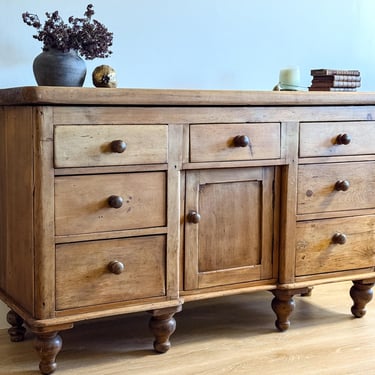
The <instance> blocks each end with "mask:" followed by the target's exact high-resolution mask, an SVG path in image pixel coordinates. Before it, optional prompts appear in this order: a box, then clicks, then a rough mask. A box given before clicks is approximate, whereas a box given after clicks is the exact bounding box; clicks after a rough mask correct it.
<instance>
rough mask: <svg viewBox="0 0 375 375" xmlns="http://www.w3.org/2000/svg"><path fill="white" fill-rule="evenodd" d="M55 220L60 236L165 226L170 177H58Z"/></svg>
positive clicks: (146, 174) (133, 175) (127, 175)
mask: <svg viewBox="0 0 375 375" xmlns="http://www.w3.org/2000/svg"><path fill="white" fill-rule="evenodd" d="M121 199H122V205H121V207H117V206H118V205H119V201H120V202H121ZM55 220H56V235H68V234H83V233H94V232H103V231H114V230H125V229H137V228H149V227H160V226H165V225H166V174H165V172H148V173H124V174H108V175H87V176H63V177H56V179H55Z"/></svg>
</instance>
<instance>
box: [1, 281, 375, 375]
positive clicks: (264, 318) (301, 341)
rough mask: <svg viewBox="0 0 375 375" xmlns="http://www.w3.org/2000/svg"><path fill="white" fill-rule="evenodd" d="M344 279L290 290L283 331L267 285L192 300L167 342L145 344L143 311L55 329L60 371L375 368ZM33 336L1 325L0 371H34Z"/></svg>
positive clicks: (142, 374)
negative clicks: (160, 347)
mask: <svg viewBox="0 0 375 375" xmlns="http://www.w3.org/2000/svg"><path fill="white" fill-rule="evenodd" d="M350 286H351V283H339V284H330V285H324V286H317V287H315V289H314V291H313V295H312V296H311V297H296V298H295V301H296V309H295V311H294V313H293V316H292V319H291V322H292V326H291V328H290V329H289V331H287V332H284V333H280V332H278V331H276V330H275V328H274V325H273V324H274V323H273V322H274V320H275V317H274V314H273V312H272V310H271V307H270V304H271V300H272V294H271V293H268V292H261V293H253V294H247V295H239V296H230V297H224V298H221V299H213V300H208V301H200V302H192V303H188V304H186V305H185V306H184V310H183V312H181V313H179V314H177V315H176V320H177V330H176V332H175V334H174V335H173V336H172V348H171V350H170V351H169V352H167V353H165V354H155V353H154V352H153V351H152V343H151V342H152V337H151V336H150V334H149V332H148V328H147V324H148V319H149V317H148V315H147V314H145V313H143V314H133V315H128V316H123V317H120V318H114V319H110V320H108V319H107V320H99V321H95V322H90V323H85V324H79V325H76V326H75V328H74V329H72V330H70V331H66V332H64V333H63V334H62V337H63V340H64V346H63V350H62V351H61V353H60V354H59V356H58V370H57V372H56V374H60V375H68V374H69V375H73V374H74V375H87V374H90V375H120V374H121V375H151V374H152V375H172V374H179V375H193V374H194V375H221V374H222V375H224V374H238V375H245V374H246V375H252V374H254V375H258V374H261V375H269V374H275V375H276V374H277V375H283V374H285V375H286V374H288V375H289V374H293V375H294V374H298V375H308V374H311V375H328V374H329V375H338V374H340V375H349V374H350V375H353V374H355V375H357V374H358V375H362V374H367V375H371V374H375V355H374V353H375V303H374V302H370V304H369V305H368V312H367V315H366V316H365V317H364V318H362V319H355V318H352V316H351V314H350V306H351V304H352V301H351V299H350V297H349V295H348V291H349V288H350ZM37 362H38V360H37V357H36V354H35V353H34V350H33V349H32V338H31V336H30V335H27V339H26V341H24V342H21V343H10V342H9V340H8V337H7V333H6V331H5V330H3V331H0V374H1V375H12V374H14V375H16V374H17V375H21V374H22V375H23V374H27V375H36V374H38V373H39V372H38V371H37Z"/></svg>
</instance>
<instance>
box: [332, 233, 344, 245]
mask: <svg viewBox="0 0 375 375" xmlns="http://www.w3.org/2000/svg"><path fill="white" fill-rule="evenodd" d="M332 242H333V243H334V244H337V245H344V243H345V242H346V236H345V234H343V233H335V234H334V235H333V237H332Z"/></svg>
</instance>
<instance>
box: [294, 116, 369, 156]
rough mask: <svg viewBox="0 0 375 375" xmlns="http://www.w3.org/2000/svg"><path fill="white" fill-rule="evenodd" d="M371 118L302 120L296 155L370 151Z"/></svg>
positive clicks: (359, 153)
mask: <svg viewBox="0 0 375 375" xmlns="http://www.w3.org/2000/svg"><path fill="white" fill-rule="evenodd" d="M374 125H375V122H374V121H358V122H305V123H301V125H300V146H299V147H300V148H299V155H300V157H301V158H304V157H317V156H340V155H366V154H374V153H375V148H374V143H375V126H374Z"/></svg>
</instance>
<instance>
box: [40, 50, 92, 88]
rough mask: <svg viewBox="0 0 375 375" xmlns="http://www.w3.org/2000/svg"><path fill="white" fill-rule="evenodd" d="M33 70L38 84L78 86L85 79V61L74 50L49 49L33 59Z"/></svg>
mask: <svg viewBox="0 0 375 375" xmlns="http://www.w3.org/2000/svg"><path fill="white" fill-rule="evenodd" d="M33 71H34V76H35V80H36V82H37V83H38V85H39V86H74V87H80V86H82V85H83V82H84V81H85V77H86V63H85V61H84V60H83V59H82V58H81V57H79V56H78V54H77V52H76V51H74V50H70V51H68V52H62V51H59V50H55V49H50V50H48V51H43V52H42V53H41V54H40V55H38V56H37V57H36V58H35V59H34V63H33Z"/></svg>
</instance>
